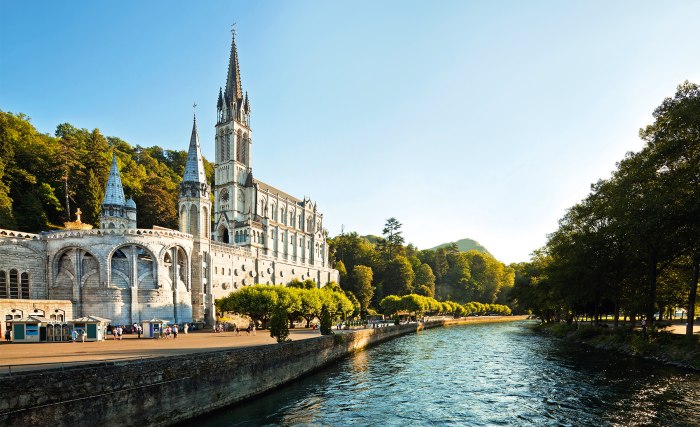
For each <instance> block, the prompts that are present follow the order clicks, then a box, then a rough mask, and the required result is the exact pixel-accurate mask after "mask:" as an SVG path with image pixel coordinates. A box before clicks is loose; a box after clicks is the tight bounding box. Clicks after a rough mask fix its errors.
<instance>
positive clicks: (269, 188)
mask: <svg viewBox="0 0 700 427" xmlns="http://www.w3.org/2000/svg"><path fill="white" fill-rule="evenodd" d="M253 182H254V183H255V184H257V185H258V186H259V187H260V189H261V190H263V191H264V190H267V191H269V192H270V193H271V194H279V196H280V197H281V198H288V199H289V200H291V201H293V202H296V203H302V201H301V200H299V199H297V198H296V197H294V196H291V195H289V194H287V193H285V192H284V191H282V190H278V189H277V188H275V187H273V186H271V185H269V184H265V183H264V182H262V181H260V180H257V179H253Z"/></svg>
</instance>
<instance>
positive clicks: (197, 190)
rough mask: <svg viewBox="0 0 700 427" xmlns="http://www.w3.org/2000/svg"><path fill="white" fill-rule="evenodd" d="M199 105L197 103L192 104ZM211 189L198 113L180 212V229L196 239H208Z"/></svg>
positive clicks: (181, 190) (182, 185)
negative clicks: (200, 137) (203, 153)
mask: <svg viewBox="0 0 700 427" xmlns="http://www.w3.org/2000/svg"><path fill="white" fill-rule="evenodd" d="M192 107H193V108H195V107H197V104H194V105H193V106H192ZM210 194H211V189H210V188H209V184H208V183H207V176H206V174H205V173H204V161H203V160H202V151H201V149H200V147H199V135H198V134H197V115H196V114H195V115H194V123H193V124H192V136H190V149H189V152H188V153H187V163H186V164H185V173H184V174H183V176H182V182H181V183H180V196H179V198H178V205H179V206H178V212H179V213H180V231H182V232H184V233H189V234H192V235H193V236H194V237H195V238H196V239H200V238H202V239H208V238H209V229H210V226H211V224H210V222H211V201H210V200H209V196H210Z"/></svg>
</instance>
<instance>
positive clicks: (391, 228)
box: [382, 217, 404, 259]
mask: <svg viewBox="0 0 700 427" xmlns="http://www.w3.org/2000/svg"><path fill="white" fill-rule="evenodd" d="M382 234H384V239H385V240H386V252H387V257H388V258H389V259H391V258H392V257H393V256H394V254H396V252H397V250H398V248H399V247H401V246H402V245H403V243H404V238H403V236H402V234H403V232H402V231H401V223H400V222H399V221H398V220H397V219H396V218H394V217H391V218H389V219H387V220H386V224H384V229H383V230H382Z"/></svg>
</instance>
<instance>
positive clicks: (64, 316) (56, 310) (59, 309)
mask: <svg viewBox="0 0 700 427" xmlns="http://www.w3.org/2000/svg"><path fill="white" fill-rule="evenodd" d="M59 311H60V312H61V313H63V314H62V315H61V319H56V320H60V321H61V322H63V321H65V320H66V310H63V309H61V308H57V309H55V310H54V311H53V312H54V313H56V314H58V312H59ZM56 317H58V316H56Z"/></svg>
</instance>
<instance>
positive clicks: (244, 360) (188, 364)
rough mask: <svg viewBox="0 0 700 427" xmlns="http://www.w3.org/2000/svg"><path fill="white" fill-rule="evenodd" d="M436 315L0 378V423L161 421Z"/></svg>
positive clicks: (249, 391) (245, 394) (287, 377)
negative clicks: (262, 343)
mask: <svg viewBox="0 0 700 427" xmlns="http://www.w3.org/2000/svg"><path fill="white" fill-rule="evenodd" d="M454 323H465V322H460V321H434V322H428V323H426V324H425V325H424V326H423V325H420V324H408V325H400V326H392V327H387V328H379V329H363V330H357V331H352V332H344V333H342V334H338V335H334V336H320V337H318V338H312V339H306V340H301V341H293V342H289V343H284V344H277V345H266V346H258V347H243V348H235V349H231V350H224V351H213V352H208V353H196V354H192V355H182V356H171V357H162V358H153V359H145V360H140V361H125V362H115V363H111V364H108V365H105V364H99V365H87V366H86V365H81V366H80V367H79V368H75V369H67V370H45V371H37V372H33V373H31V374H25V375H19V376H13V377H4V378H2V379H0V425H7V426H15V425H16V426H26V425H52V426H75V427H77V426H96V425H99V426H120V427H126V426H165V425H169V424H173V423H176V422H179V421H183V420H186V419H188V418H191V417H194V416H197V415H201V414H204V413H206V412H210V411H212V410H214V409H218V408H222V407H224V406H227V405H231V404H234V403H237V402H240V401H242V400H244V399H247V398H250V397H253V396H255V395H258V394H261V393H263V392H265V391H268V390H270V389H273V388H275V387H278V386H280V385H282V384H285V383H287V382H290V381H292V380H294V379H296V378H299V377H300V376H302V375H305V374H307V373H309V372H312V371H314V370H316V369H319V368H320V367H322V366H324V365H327V364H329V363H331V362H333V361H335V360H337V359H339V358H341V357H343V356H346V355H348V354H350V353H352V352H355V351H359V350H362V349H363V348H365V347H367V346H370V345H374V344H377V343H379V342H382V341H386V340H389V339H391V338H394V337H397V336H400V335H405V334H408V333H415V332H417V331H418V330H420V329H422V328H424V327H425V328H431V327H437V326H444V325H447V324H454Z"/></svg>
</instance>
